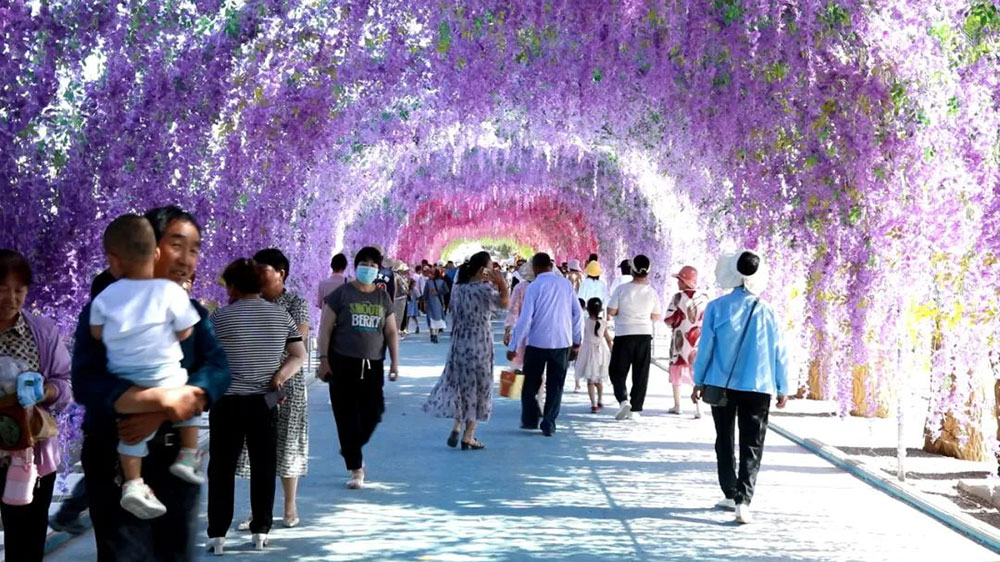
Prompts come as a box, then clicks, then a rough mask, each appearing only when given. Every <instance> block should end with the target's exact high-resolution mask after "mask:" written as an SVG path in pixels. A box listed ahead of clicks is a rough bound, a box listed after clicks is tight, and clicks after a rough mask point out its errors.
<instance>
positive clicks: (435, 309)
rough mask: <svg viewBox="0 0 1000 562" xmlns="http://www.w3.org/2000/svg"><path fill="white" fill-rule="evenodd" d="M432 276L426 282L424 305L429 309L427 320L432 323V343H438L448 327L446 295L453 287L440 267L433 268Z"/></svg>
mask: <svg viewBox="0 0 1000 562" xmlns="http://www.w3.org/2000/svg"><path fill="white" fill-rule="evenodd" d="M430 272H431V276H430V277H429V278H428V280H427V283H426V284H424V295H423V298H424V306H425V308H426V311H427V320H428V323H429V324H430V332H431V343H438V334H440V333H441V330H444V329H445V328H447V327H448V324H447V323H446V322H445V319H444V317H445V310H446V309H445V297H446V296H447V295H448V294H450V292H451V289H450V288H449V287H448V282H447V281H446V280H445V278H444V273H443V271H442V270H441V269H440V268H432V269H431V270H430Z"/></svg>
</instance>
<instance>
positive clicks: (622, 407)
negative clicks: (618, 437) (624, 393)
mask: <svg viewBox="0 0 1000 562" xmlns="http://www.w3.org/2000/svg"><path fill="white" fill-rule="evenodd" d="M631 413H632V405H631V404H629V403H628V401H627V400H625V401H622V402H621V403H620V404H618V413H617V414H615V419H616V420H626V419H629V418H630V417H631V416H630V415H629V414H631Z"/></svg>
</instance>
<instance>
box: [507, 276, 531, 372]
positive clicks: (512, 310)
mask: <svg viewBox="0 0 1000 562" xmlns="http://www.w3.org/2000/svg"><path fill="white" fill-rule="evenodd" d="M518 275H519V276H520V278H521V279H523V281H522V282H521V283H518V284H517V287H514V290H513V292H511V295H510V306H509V307H508V308H507V317H506V318H505V319H504V333H503V344H504V346H508V345H510V339H511V336H512V335H513V333H514V326H516V325H517V320H518V318H520V316H521V307H522V306H523V305H524V293H525V292H527V290H528V286H529V285H530V284H531V282H532V281H534V279H535V272H534V271H532V269H531V264H530V263H527V262H525V263H524V264H522V265H521V269H520V270H519V271H518ZM510 366H511V367H512V368H513V369H514V371H516V372H520V371H521V369H522V368H523V367H524V345H523V344H522V346H521V347H519V348H518V349H517V350H515V356H514V359H511V361H510Z"/></svg>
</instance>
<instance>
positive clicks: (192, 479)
mask: <svg viewBox="0 0 1000 562" xmlns="http://www.w3.org/2000/svg"><path fill="white" fill-rule="evenodd" d="M200 465H201V455H200V454H198V451H196V450H193V449H181V452H180V453H178V454H177V460H175V461H174V464H172V465H170V474H173V475H174V476H176V477H178V478H180V479H181V480H183V481H185V482H188V483H190V484H197V485H199V486H200V485H202V484H204V483H205V476H204V475H203V474H202V473H201V471H199V470H198V469H199V467H200Z"/></svg>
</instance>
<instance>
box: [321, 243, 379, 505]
mask: <svg viewBox="0 0 1000 562" xmlns="http://www.w3.org/2000/svg"><path fill="white" fill-rule="evenodd" d="M381 265H382V254H381V253H380V252H379V251H378V250H376V249H375V248H372V247H365V248H362V249H361V251H359V252H358V253H357V255H356V256H355V257H354V269H355V272H356V273H357V276H356V278H355V279H354V280H353V281H351V282H350V283H347V284H345V285H342V286H341V287H339V288H338V289H337V290H335V291H334V292H332V293H330V294H329V295H328V296H327V297H326V299H325V300H324V303H323V314H322V317H321V320H320V328H319V334H318V341H317V344H318V347H319V350H320V366H319V371H318V372H317V373H316V377H317V378H319V379H320V380H322V381H324V382H327V383H329V384H330V403H331V404H332V406H333V418H334V420H335V421H336V423H337V436H338V437H339V438H340V454H341V455H343V457H344V463H345V464H346V465H347V470H348V471H350V478H349V479H348V481H347V487H348V488H351V489H359V488H361V487H362V486H363V485H364V482H365V467H364V460H363V457H362V454H361V448H362V447H363V446H364V445H365V444H366V443H368V440H369V439H370V438H371V436H372V433H373V432H374V431H375V426H377V425H378V423H379V422H380V421H381V420H382V412H383V411H384V410H385V399H384V397H383V394H382V386H383V378H382V377H383V357H384V349H385V348H386V347H388V348H389V357H390V359H391V361H392V363H391V365H390V367H389V380H390V381H395V380H396V379H397V378H398V377H399V362H398V358H399V332H398V331H397V327H396V317H395V315H394V314H393V312H392V305H393V302H392V298H390V297H389V293H387V292H386V291H385V290H384V289H380V288H378V287H376V286H375V280H376V278H377V277H378V272H379V267H381Z"/></svg>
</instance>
